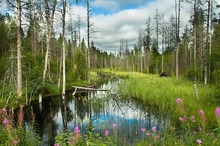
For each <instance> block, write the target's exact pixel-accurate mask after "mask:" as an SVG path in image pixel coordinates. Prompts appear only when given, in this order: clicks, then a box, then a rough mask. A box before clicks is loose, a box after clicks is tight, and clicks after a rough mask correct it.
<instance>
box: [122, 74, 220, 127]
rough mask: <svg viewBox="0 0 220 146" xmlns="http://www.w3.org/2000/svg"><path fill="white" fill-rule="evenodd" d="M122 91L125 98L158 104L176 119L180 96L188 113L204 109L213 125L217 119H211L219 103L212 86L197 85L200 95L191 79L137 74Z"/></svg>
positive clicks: (163, 111) (123, 84)
mask: <svg viewBox="0 0 220 146" xmlns="http://www.w3.org/2000/svg"><path fill="white" fill-rule="evenodd" d="M121 91H122V94H123V95H124V97H126V98H135V99H139V100H141V101H143V102H144V103H146V104H147V105H148V106H157V107H158V109H159V111H160V112H161V113H170V114H172V117H173V116H174V118H177V116H178V112H177V110H176V99H177V98H181V99H182V100H183V101H184V102H183V103H184V107H185V110H186V114H187V115H189V116H190V115H195V114H197V113H198V111H199V109H203V110H204V111H205V112H206V116H207V118H208V119H210V120H209V121H208V122H209V123H210V124H209V125H213V124H215V122H216V121H213V120H211V119H212V117H213V116H215V115H214V112H213V111H214V110H215V108H216V107H217V106H218V103H217V102H216V99H215V96H214V88H213V87H212V86H205V85H202V84H197V91H198V95H199V96H198V98H197V97H196V95H195V91H194V85H193V82H190V81H188V80H185V79H178V80H176V79H175V78H172V77H168V78H165V77H163V78H162V77H159V76H158V75H144V74H136V73H134V74H133V75H130V79H128V80H125V81H124V83H122V84H121Z"/></svg>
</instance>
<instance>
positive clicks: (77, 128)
mask: <svg viewBox="0 0 220 146" xmlns="http://www.w3.org/2000/svg"><path fill="white" fill-rule="evenodd" d="M79 133H80V130H79V127H78V126H76V127H75V128H74V134H79Z"/></svg>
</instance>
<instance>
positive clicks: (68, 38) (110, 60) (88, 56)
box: [0, 0, 220, 97]
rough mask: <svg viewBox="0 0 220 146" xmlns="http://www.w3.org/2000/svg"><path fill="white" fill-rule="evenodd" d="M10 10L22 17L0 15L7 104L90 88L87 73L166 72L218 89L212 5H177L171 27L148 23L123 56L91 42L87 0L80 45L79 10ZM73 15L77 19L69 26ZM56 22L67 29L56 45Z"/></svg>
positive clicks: (43, 5) (56, 5)
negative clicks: (184, 10) (185, 10)
mask: <svg viewBox="0 0 220 146" xmlns="http://www.w3.org/2000/svg"><path fill="white" fill-rule="evenodd" d="M75 2H77V0H76V1H74V3H75ZM182 3H187V4H188V5H190V8H191V9H190V11H191V13H190V14H191V17H190V20H189V22H190V23H189V24H188V25H187V26H184V30H183V32H181V34H180V26H181V25H180V23H181V19H182V18H180V16H181V15H180V14H181V4H182ZM7 4H8V8H9V10H8V11H13V12H14V13H15V14H16V15H10V14H9V13H5V14H0V44H1V45H0V60H1V61H0V72H1V74H0V78H1V96H2V97H9V96H10V95H11V94H16V96H17V97H20V96H22V95H25V94H26V95H27V96H34V95H36V94H37V93H38V94H39V93H40V94H45V93H47V92H49V90H50V87H51V86H54V87H56V88H57V89H60V90H59V91H60V92H61V93H62V94H65V91H66V87H70V86H71V84H72V83H74V82H78V81H83V80H87V81H90V77H89V71H90V70H91V69H99V68H110V69H111V70H121V71H138V72H143V73H152V74H153V73H161V72H167V73H168V74H169V75H173V76H176V78H177V79H178V77H179V76H184V77H187V78H189V79H191V80H194V81H195V82H196V81H200V82H204V84H208V83H218V82H219V81H218V80H219V79H220V69H219V66H220V63H219V62H220V59H219V58H220V51H219V46H220V44H219V43H220V41H219V40H218V39H219V35H220V32H219V31H220V25H219V19H218V14H215V13H214V10H215V9H218V8H219V5H218V4H216V3H215V2H214V0H204V1H203V0H193V1H187V0H186V1H184V2H183V1H180V0H175V1H174V4H175V12H174V14H173V15H172V16H170V18H169V20H166V19H165V14H160V13H159V11H160V10H158V9H157V10H156V11H155V14H154V15H152V16H149V17H148V18H146V25H145V28H142V29H139V32H138V36H137V43H136V44H134V46H133V48H129V47H128V42H127V40H124V39H122V40H120V46H119V48H118V50H119V51H118V53H111V52H106V51H102V50H100V49H99V48H98V47H97V46H96V45H95V42H94V41H93V40H92V37H91V36H92V34H93V33H95V32H96V31H95V30H94V28H93V23H92V9H91V5H90V0H86V7H87V20H86V21H87V30H86V31H87V36H86V37H87V38H81V18H80V16H78V19H77V20H73V18H72V15H73V14H71V5H72V4H73V2H69V1H66V0H43V1H37V0H28V1H27V0H26V1H23V0H17V1H13V0H7ZM67 12H68V13H70V14H71V15H70V22H68V23H67V21H66V17H67V16H66V14H67ZM54 21H59V22H60V24H61V27H60V28H61V31H60V32H61V33H60V34H59V36H58V37H57V36H56V30H55V29H57V28H55V26H54ZM181 27H183V26H181ZM67 30H68V34H67V33H66V32H67ZM85 39H86V40H87V43H85ZM11 89H13V90H11ZM14 89H17V91H15V90H14ZM51 90H52V89H51Z"/></svg>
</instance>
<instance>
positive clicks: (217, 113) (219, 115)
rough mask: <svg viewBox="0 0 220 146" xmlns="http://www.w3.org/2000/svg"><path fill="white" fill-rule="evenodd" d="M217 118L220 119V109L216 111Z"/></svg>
mask: <svg viewBox="0 0 220 146" xmlns="http://www.w3.org/2000/svg"><path fill="white" fill-rule="evenodd" d="M215 116H216V118H220V107H217V108H216V109H215Z"/></svg>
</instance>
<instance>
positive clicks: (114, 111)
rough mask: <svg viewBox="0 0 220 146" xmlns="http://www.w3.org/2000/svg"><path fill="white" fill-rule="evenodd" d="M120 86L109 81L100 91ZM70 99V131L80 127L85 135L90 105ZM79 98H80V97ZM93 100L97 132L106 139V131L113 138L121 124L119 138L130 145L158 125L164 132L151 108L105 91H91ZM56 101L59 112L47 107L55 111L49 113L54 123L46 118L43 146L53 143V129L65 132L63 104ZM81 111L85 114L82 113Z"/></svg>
mask: <svg viewBox="0 0 220 146" xmlns="http://www.w3.org/2000/svg"><path fill="white" fill-rule="evenodd" d="M116 84H117V82H108V83H106V84H103V85H102V86H101V87H100V89H113V87H115V86H116ZM84 96H85V95H84ZM67 98H68V99H67V108H68V110H69V111H68V112H67V113H69V114H71V115H68V114H67V118H68V116H71V117H72V118H69V119H70V120H67V121H68V122H67V129H68V130H69V131H71V132H73V129H74V127H75V126H76V125H78V127H79V129H80V131H81V133H85V132H86V131H87V130H88V127H89V122H90V115H89V108H88V107H89V105H90V102H87V101H86V100H85V101H83V102H85V103H83V104H82V102H79V101H76V100H75V99H74V98H73V97H67ZM76 98H79V97H77V94H76ZM83 98H85V97H83ZM89 98H91V99H92V100H91V101H92V103H91V111H92V112H91V113H92V114H91V116H92V124H93V126H94V128H95V132H96V133H99V134H100V135H103V136H104V133H105V130H109V134H110V135H112V134H113V133H114V132H113V127H112V124H117V134H118V137H123V138H126V140H127V141H129V143H133V142H135V141H136V140H138V139H140V138H143V133H142V132H141V128H146V129H147V130H150V129H151V128H152V127H153V126H156V127H157V130H158V129H159V130H162V129H163V126H164V124H165V122H164V119H162V117H160V116H158V115H154V114H152V113H151V111H149V109H148V107H141V106H139V105H138V104H135V103H132V102H130V101H121V100H120V98H119V97H114V96H109V94H108V93H107V92H105V91H97V92H89ZM55 101H57V102H56V103H55V105H53V106H54V107H53V108H54V109H56V111H53V109H52V108H51V105H44V106H45V107H49V108H48V109H49V110H51V111H49V116H51V120H52V121H50V120H48V119H46V120H45V119H43V123H44V126H43V127H42V128H43V133H42V138H43V139H42V142H43V144H45V143H47V142H48V141H49V139H50V134H49V133H50V131H51V130H52V131H53V132H52V133H57V132H58V131H62V129H63V115H62V108H61V106H60V105H61V103H60V101H59V100H55ZM100 102H101V104H100ZM81 104H82V105H81ZM95 104H96V105H98V108H97V107H95ZM55 106H56V107H55ZM45 107H44V108H45ZM79 109H80V110H82V111H79ZM47 115H48V114H47ZM49 119H50V118H49ZM165 120H166V119H165ZM166 121H167V120H166ZM41 130H42V129H41Z"/></svg>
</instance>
